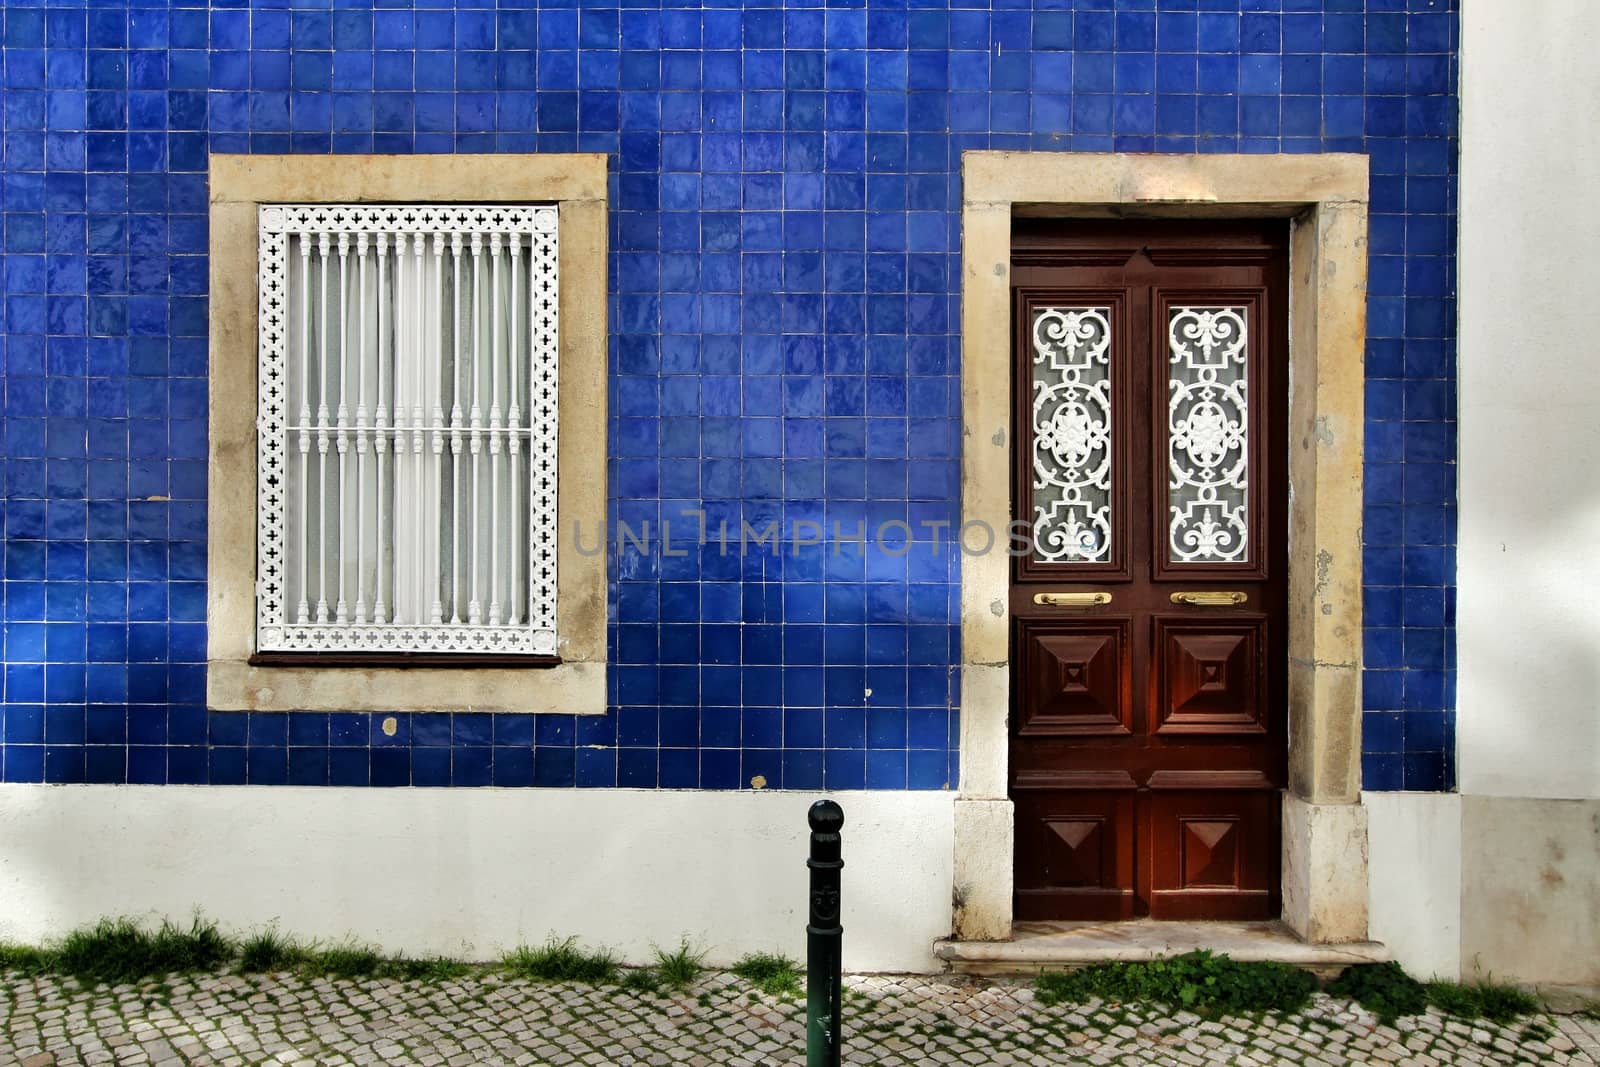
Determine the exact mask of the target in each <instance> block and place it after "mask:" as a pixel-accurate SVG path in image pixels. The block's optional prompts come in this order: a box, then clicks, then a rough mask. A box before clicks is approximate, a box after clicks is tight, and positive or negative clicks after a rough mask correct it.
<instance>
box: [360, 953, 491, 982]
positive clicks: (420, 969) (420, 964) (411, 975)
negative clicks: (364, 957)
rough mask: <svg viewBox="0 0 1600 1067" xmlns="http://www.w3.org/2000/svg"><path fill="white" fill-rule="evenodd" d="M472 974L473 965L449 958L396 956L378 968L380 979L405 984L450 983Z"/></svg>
mask: <svg viewBox="0 0 1600 1067" xmlns="http://www.w3.org/2000/svg"><path fill="white" fill-rule="evenodd" d="M470 973H472V964H470V963H462V962H461V961H460V960H453V959H451V958H450V957H448V956H420V957H412V956H394V957H392V958H390V959H386V960H384V961H383V962H382V963H381V964H379V966H378V977H380V978H398V979H400V980H401V981H403V982H449V981H453V980H454V979H457V978H462V977H465V976H466V975H468V974H470Z"/></svg>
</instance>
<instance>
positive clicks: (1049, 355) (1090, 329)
mask: <svg viewBox="0 0 1600 1067" xmlns="http://www.w3.org/2000/svg"><path fill="white" fill-rule="evenodd" d="M1110 553H1111V309H1110V308H1104V307H1046V308H1038V309H1035V311H1034V313H1033V555H1034V558H1035V559H1037V560H1040V561H1042V562H1047V563H1103V562H1106V561H1107V560H1108V559H1110Z"/></svg>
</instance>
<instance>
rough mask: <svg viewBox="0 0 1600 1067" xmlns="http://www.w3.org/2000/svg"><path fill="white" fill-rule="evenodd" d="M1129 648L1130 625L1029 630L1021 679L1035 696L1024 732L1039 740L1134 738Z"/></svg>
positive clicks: (1026, 705) (1027, 705) (1049, 625)
mask: <svg viewBox="0 0 1600 1067" xmlns="http://www.w3.org/2000/svg"><path fill="white" fill-rule="evenodd" d="M1128 645H1129V641H1128V623H1127V620H1125V619H1124V620H1105V621H1097V622H1093V623H1070V622H1069V623H1058V622H1043V623H1037V624H1029V625H1027V626H1025V627H1024V630H1023V634H1022V637H1021V646H1022V647H1021V652H1022V659H1023V663H1022V672H1021V676H1022V678H1023V679H1025V684H1027V685H1028V687H1029V692H1028V694H1027V696H1026V698H1025V699H1024V700H1023V702H1022V704H1021V705H1020V706H1021V708H1022V714H1023V719H1022V721H1021V722H1019V723H1018V724H1017V729H1018V731H1019V732H1020V733H1022V734H1026V735H1031V736H1036V737H1048V736H1056V737H1062V736H1069V735H1074V734H1076V735H1089V734H1105V735H1123V736H1126V735H1128V734H1131V733H1132V732H1133V699H1132V694H1131V693H1130V692H1129V689H1130V678H1129V661H1128Z"/></svg>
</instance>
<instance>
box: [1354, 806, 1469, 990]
mask: <svg viewBox="0 0 1600 1067" xmlns="http://www.w3.org/2000/svg"><path fill="white" fill-rule="evenodd" d="M1361 803H1362V804H1363V805H1364V806H1365V807H1366V809H1367V882H1368V899H1367V915H1368V929H1369V931H1370V933H1371V937H1372V939H1373V940H1374V941H1381V942H1383V943H1384V945H1386V946H1387V947H1388V949H1389V952H1390V955H1391V956H1392V957H1393V958H1394V959H1395V960H1397V961H1399V962H1400V964H1401V965H1403V966H1404V967H1405V968H1406V970H1408V971H1410V972H1411V973H1412V974H1414V975H1418V976H1419V977H1437V978H1451V979H1454V978H1456V977H1457V976H1459V975H1460V973H1461V797H1460V796H1458V795H1456V794H1454V793H1363V794H1362V796H1361Z"/></svg>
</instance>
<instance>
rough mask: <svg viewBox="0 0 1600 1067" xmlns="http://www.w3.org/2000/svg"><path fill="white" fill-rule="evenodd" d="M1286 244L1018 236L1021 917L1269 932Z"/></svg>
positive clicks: (1015, 625)
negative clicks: (1231, 925)
mask: <svg viewBox="0 0 1600 1067" xmlns="http://www.w3.org/2000/svg"><path fill="white" fill-rule="evenodd" d="M1287 239H1288V234H1287V226H1286V224H1284V223H1281V222H1278V221H1274V222H1270V223H1269V222H1238V223H1228V224H1218V223H1192V222H1107V223H1097V222H1076V221H1074V222H1063V221H1052V222H1049V223H1046V222H1043V221H1039V222H1019V224H1018V227H1017V230H1016V233H1015V238H1014V251H1013V259H1012V284H1013V297H1014V301H1013V322H1014V342H1013V346H1014V358H1015V362H1014V364H1013V379H1014V382H1015V392H1014V400H1013V420H1012V425H1013V433H1014V435H1015V436H1014V440H1013V454H1014V455H1015V457H1016V461H1015V465H1016V470H1015V472H1014V484H1013V488H1012V501H1013V518H1015V519H1018V520H1022V521H1025V522H1028V523H1030V524H1031V525H1032V529H1033V544H1032V546H1031V547H1030V549H1029V550H1028V551H1027V552H1025V553H1019V554H1016V555H1014V558H1013V560H1012V585H1011V602H1010V606H1011V619H1012V638H1011V664H1012V668H1011V669H1012V680H1011V692H1012V707H1011V796H1012V799H1013V800H1014V801H1015V804H1016V820H1017V823H1016V864H1017V868H1016V916H1017V918H1019V919H1108V918H1128V917H1133V916H1141V915H1149V916H1152V917H1156V918H1171V919H1198V918H1217V919H1223V918H1226V919H1248V918H1275V917H1277V914H1278V910H1279V892H1278V884H1279V878H1278V868H1279V847H1280V846H1279V796H1278V790H1279V789H1280V788H1281V787H1282V786H1283V784H1284V775H1285V699H1286V694H1285V689H1286V674H1287V663H1286V651H1285V649H1286V637H1287V635H1286V632H1285V627H1286V619H1285V594H1284V589H1285V583H1284V578H1285V575H1284V570H1285V566H1286V558H1287V540H1288V531H1287V489H1288V478H1287V470H1286V464H1287V456H1288V449H1287V443H1286V440H1285V433H1286V428H1285V427H1286V417H1287V416H1286V409H1287V386H1288V381H1287V367H1288V351H1287V345H1288V333H1287V330H1288V314H1287V311H1288V308H1287V292H1286V290H1287V280H1288V279H1287V253H1288V240H1287Z"/></svg>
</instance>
